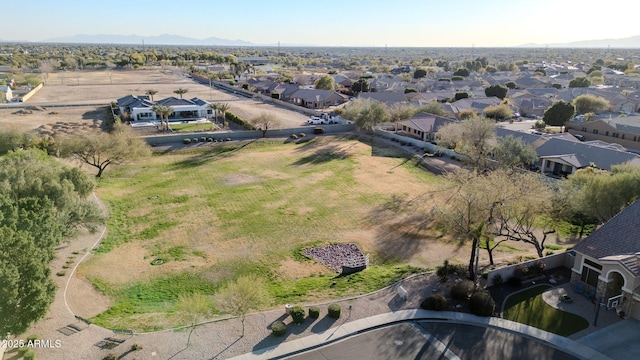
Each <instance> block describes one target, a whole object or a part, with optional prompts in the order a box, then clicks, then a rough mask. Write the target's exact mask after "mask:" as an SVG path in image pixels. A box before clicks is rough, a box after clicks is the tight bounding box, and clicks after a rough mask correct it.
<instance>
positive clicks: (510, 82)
mask: <svg viewBox="0 0 640 360" xmlns="http://www.w3.org/2000/svg"><path fill="white" fill-rule="evenodd" d="M504 86H506V87H507V88H509V89H515V88H517V87H518V84H516V83H515V82H514V81H507V82H506V83H505V84H504Z"/></svg>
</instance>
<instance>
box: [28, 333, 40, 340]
mask: <svg viewBox="0 0 640 360" xmlns="http://www.w3.org/2000/svg"><path fill="white" fill-rule="evenodd" d="M33 340H38V335H36V334H33V335H29V336H27V342H29V341H33Z"/></svg>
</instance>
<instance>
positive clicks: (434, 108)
mask: <svg viewBox="0 0 640 360" xmlns="http://www.w3.org/2000/svg"><path fill="white" fill-rule="evenodd" d="M420 112H426V113H428V114H433V115H438V116H442V117H449V116H452V114H451V113H449V112H448V111H447V110H445V109H444V107H443V106H442V104H441V103H439V102H437V101H431V102H429V103H428V104H425V105H420V106H418V108H417V109H416V111H415V113H416V114H417V113H420Z"/></svg>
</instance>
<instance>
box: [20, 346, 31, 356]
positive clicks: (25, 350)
mask: <svg viewBox="0 0 640 360" xmlns="http://www.w3.org/2000/svg"><path fill="white" fill-rule="evenodd" d="M27 351H29V348H28V347H26V346H23V347H20V348H18V355H20V356H24V354H26V353H27Z"/></svg>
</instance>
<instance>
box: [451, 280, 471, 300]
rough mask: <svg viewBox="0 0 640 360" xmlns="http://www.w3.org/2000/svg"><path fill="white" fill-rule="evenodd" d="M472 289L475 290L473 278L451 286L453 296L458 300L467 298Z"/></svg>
mask: <svg viewBox="0 0 640 360" xmlns="http://www.w3.org/2000/svg"><path fill="white" fill-rule="evenodd" d="M472 291H473V281H471V280H462V281H458V282H457V283H456V284H455V285H453V287H452V288H451V297H452V298H454V299H458V300H467V299H468V298H469V295H470V294H471V292H472Z"/></svg>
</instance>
